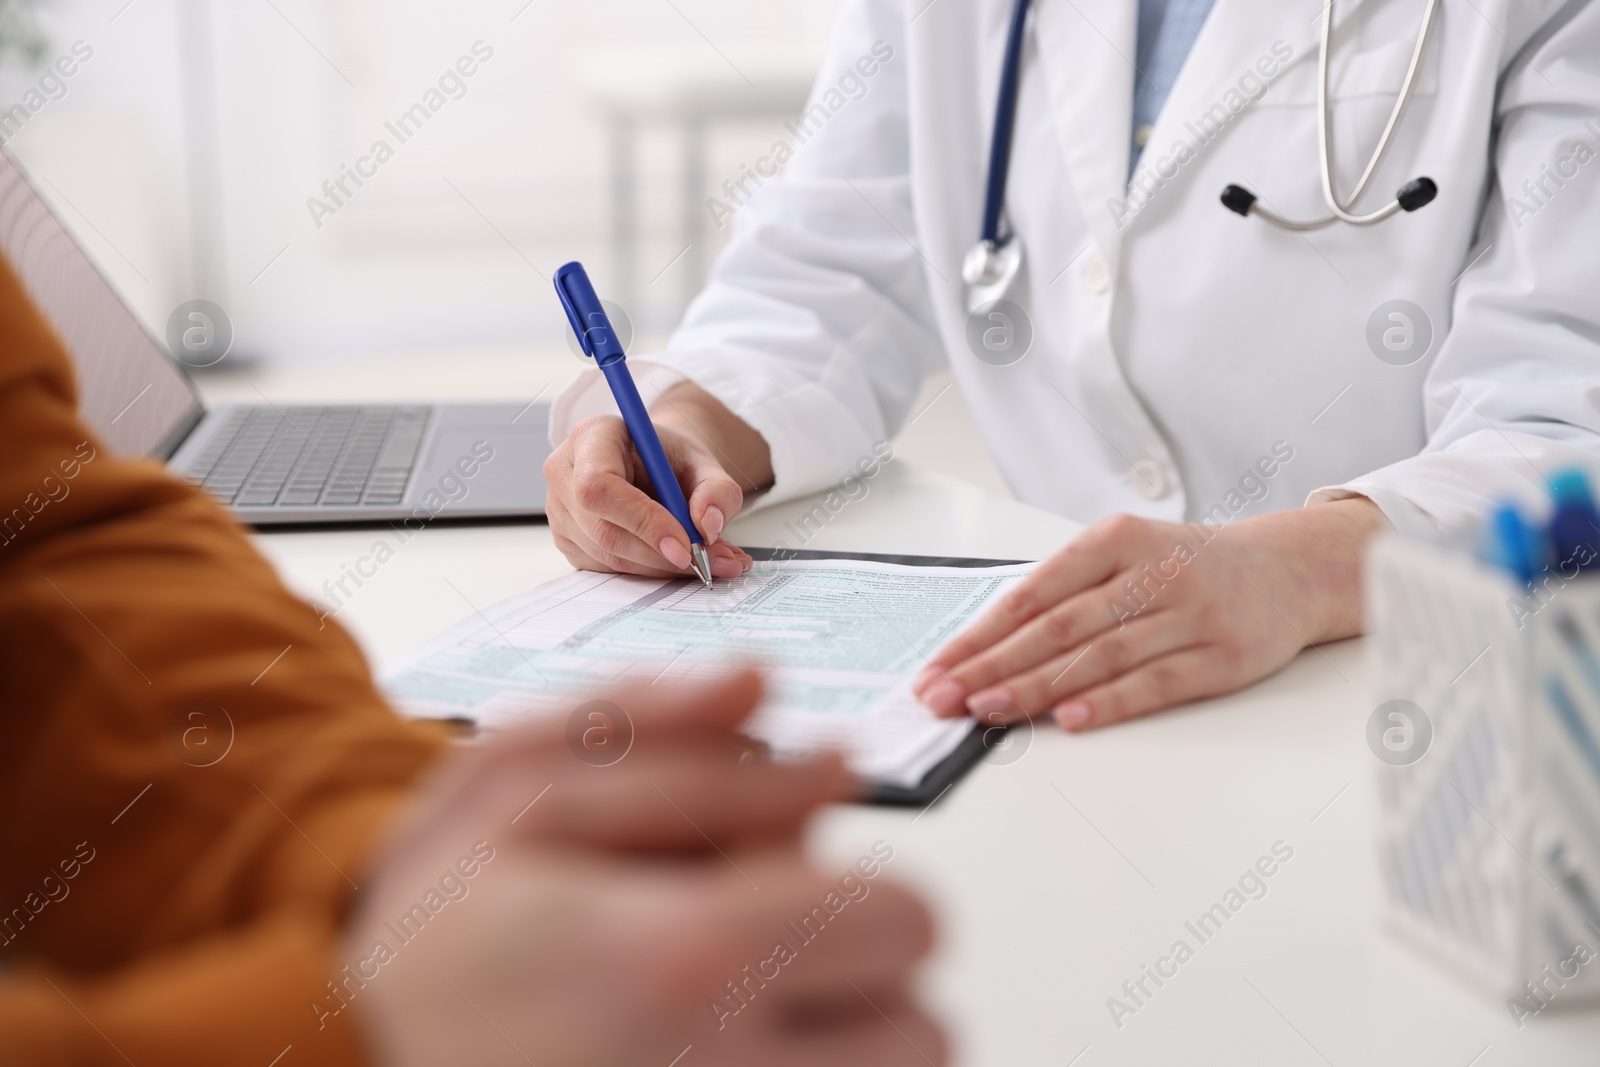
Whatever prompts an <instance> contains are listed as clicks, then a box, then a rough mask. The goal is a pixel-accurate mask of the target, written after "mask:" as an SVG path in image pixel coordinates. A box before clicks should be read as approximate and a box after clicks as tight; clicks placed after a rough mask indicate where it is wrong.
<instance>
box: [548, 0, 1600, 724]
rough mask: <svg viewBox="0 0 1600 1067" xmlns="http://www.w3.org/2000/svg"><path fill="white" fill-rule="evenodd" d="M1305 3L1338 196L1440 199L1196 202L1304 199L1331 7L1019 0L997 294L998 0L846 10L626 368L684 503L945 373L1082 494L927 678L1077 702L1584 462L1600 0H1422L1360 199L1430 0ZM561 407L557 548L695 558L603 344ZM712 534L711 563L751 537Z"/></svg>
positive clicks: (1018, 452)
mask: <svg viewBox="0 0 1600 1067" xmlns="http://www.w3.org/2000/svg"><path fill="white" fill-rule="evenodd" d="M1332 4H1333V6H1332V10H1331V37H1330V48H1329V73H1328V86H1327V99H1328V113H1329V118H1330V121H1329V126H1328V132H1329V135H1330V143H1331V152H1330V156H1329V159H1330V166H1329V169H1330V170H1331V178H1332V181H1331V187H1332V188H1331V195H1332V196H1333V197H1334V198H1335V199H1336V200H1338V201H1339V203H1340V204H1341V210H1342V211H1344V213H1345V214H1348V215H1363V214H1367V213H1371V212H1374V211H1378V210H1379V209H1381V208H1383V207H1384V205H1386V204H1387V203H1389V202H1390V201H1392V200H1394V199H1395V198H1396V191H1397V190H1400V189H1401V188H1402V187H1405V186H1407V184H1408V183H1410V182H1413V181H1414V179H1417V178H1419V177H1428V178H1431V179H1432V181H1433V182H1435V183H1436V186H1437V197H1436V198H1435V199H1433V200H1432V202H1431V203H1427V204H1426V205H1424V206H1420V207H1416V208H1415V210H1409V211H1405V210H1402V211H1396V212H1395V213H1394V214H1393V215H1392V217H1388V218H1386V219H1384V220H1383V221H1379V222H1377V223H1376V224H1370V225H1356V224H1351V223H1349V222H1345V221H1335V222H1333V223H1332V224H1330V225H1326V226H1323V227H1320V228H1315V229H1310V230H1301V231H1296V230H1289V229H1283V228H1280V227H1279V226H1276V225H1273V224H1271V223H1270V222H1269V221H1268V220H1267V219H1265V218H1263V217H1261V215H1260V214H1259V213H1258V212H1251V213H1250V214H1249V215H1248V216H1247V217H1241V216H1240V215H1239V214H1237V213H1235V211H1232V210H1229V209H1228V208H1227V207H1225V206H1224V205H1223V204H1221V203H1219V194H1220V193H1221V192H1222V191H1223V189H1224V188H1225V187H1226V186H1229V185H1230V184H1237V185H1240V186H1242V187H1244V189H1247V190H1249V191H1250V193H1253V194H1254V195H1255V197H1256V198H1257V199H1256V200H1255V206H1256V207H1257V208H1265V209H1267V210H1268V211H1270V212H1272V213H1274V214H1275V215H1276V216H1278V217H1287V218H1288V219H1292V220H1316V219H1318V218H1319V217H1324V216H1327V215H1329V214H1330V208H1329V206H1328V195H1327V194H1325V192H1324V189H1323V179H1322V173H1323V169H1322V166H1321V165H1320V163H1319V135H1318V112H1319V108H1318V83H1319V78H1318V55H1319V43H1320V40H1321V34H1322V33H1323V32H1324V22H1323V17H1322V16H1323V12H1324V5H1323V0H1215V2H1214V3H1208V2H1206V0H1199V2H1198V3H1197V2H1195V0H1164V2H1163V0H1096V2H1094V3H1086V2H1082V0H1079V2H1076V3H1074V2H1071V0H1037V2H1036V3H1035V4H1034V5H1033V7H1032V10H1031V13H1030V14H1029V15H1028V18H1027V20H1026V21H1025V23H1024V24H1023V31H1024V32H1023V34H1022V36H1021V38H1020V40H1021V48H1020V62H1019V63H1018V64H1017V70H1018V77H1017V85H1018V88H1017V93H1016V109H1015V124H1014V136H1013V143H1012V145H1011V149H1010V151H1009V153H1008V154H1007V158H1008V159H1009V174H1008V178H1007V180H1006V182H1005V185H1004V211H1003V218H1002V221H1003V223H1004V228H1005V231H1006V232H1007V233H1012V234H1015V241H1016V246H1017V248H1019V249H1020V251H1021V253H1022V255H1021V265H1020V269H1019V270H1018V272H1017V274H1016V276H1015V277H1014V279H1013V280H1012V281H1011V282H1010V284H1009V285H1008V286H1004V291H1003V292H1000V293H998V294H997V293H996V292H993V291H988V292H986V291H979V292H977V293H973V292H972V290H971V287H970V286H968V285H966V284H964V282H963V274H962V265H963V259H964V258H965V257H966V256H967V255H968V254H969V250H970V249H971V248H972V246H973V245H974V243H975V242H976V241H977V239H978V237H979V234H980V223H981V222H982V221H983V219H984V216H985V181H986V176H987V173H988V170H989V168H990V166H991V155H992V154H993V153H991V151H990V147H991V140H992V138H993V134H994V130H995V128H996V125H997V119H996V100H997V97H998V94H999V85H1000V82H1001V75H1002V70H1001V68H1002V66H1003V60H1004V58H1005V56H1006V53H1007V40H1008V28H1009V26H1010V22H1011V18H1012V13H1013V10H1014V6H1013V2H1012V0H845V3H844V7H843V11H842V14H841V16H840V21H839V24H838V28H837V31H836V34H835V39H834V41H833V44H832V47H831V50H830V55H829V58H828V60H827V62H826V65H825V67H824V69H823V71H822V73H821V75H820V77H819V79H818V82H817V86H816V89H815V91H814V93H813V97H812V102H811V107H810V108H809V110H808V111H807V113H806V114H805V115H804V116H802V117H801V118H800V119H799V120H798V121H797V122H796V123H795V124H793V125H792V126H791V127H790V134H791V136H789V137H788V138H786V139H785V140H784V141H782V142H780V143H779V144H776V145H774V146H773V151H772V153H770V154H769V155H768V156H766V157H763V158H762V159H760V160H757V161H756V162H755V164H754V166H753V167H751V168H749V169H747V170H744V171H741V174H740V176H739V178H738V179H736V181H735V182H733V183H730V186H729V187H727V189H725V195H723V196H721V197H719V198H718V200H717V202H716V203H714V204H712V205H711V210H713V211H714V212H715V213H717V214H719V215H723V214H727V215H731V216H732V224H733V225H734V227H735V229H734V236H733V237H732V239H731V241H730V243H729V245H728V247H727V249H726V251H725V252H724V253H723V254H722V256H721V257H720V259H719V260H718V262H717V264H716V266H715V269H714V271H713V273H712V276H711V278H710V281H709V283H708V284H707V286H706V288H705V290H704V292H703V293H702V294H701V295H700V297H699V298H698V299H697V300H696V301H695V302H694V303H693V305H692V306H691V307H690V309H689V311H688V313H687V315H686V317H685V319H684V321H683V323H682V325H681V326H680V328H679V329H678V330H677V331H676V333H675V334H674V335H673V336H672V338H671V341H670V343H669V344H668V346H667V349H666V351H665V352H663V353H661V354H659V355H655V356H652V357H649V358H647V359H641V360H637V361H635V363H634V366H635V373H636V375H637V376H638V378H639V385H640V388H641V390H642V391H643V392H644V395H645V396H646V397H647V398H648V397H651V396H657V397H658V399H657V400H656V402H655V403H653V404H652V412H653V414H654V415H655V416H656V418H657V421H658V425H659V426H660V427H661V431H662V437H663V439H664V440H665V442H666V443H667V446H668V449H669V451H670V452H671V453H672V456H673V459H674V462H675V464H676V465H677V467H678V470H679V473H680V478H681V480H682V481H683V483H684V485H685V488H686V490H687V491H688V493H689V495H690V506H691V511H692V513H693V515H694V517H695V519H696V522H697V524H698V525H699V526H700V528H701V529H702V531H703V532H704V533H705V534H707V535H708V537H715V536H716V535H717V534H720V532H721V530H722V528H723V526H724V525H725V523H726V522H727V520H729V519H731V518H732V517H733V516H734V514H735V513H736V512H738V510H739V508H740V506H741V502H742V500H743V498H744V494H746V493H749V492H751V491H753V490H757V489H762V488H767V487H770V488H769V489H768V492H769V494H770V497H769V498H770V499H782V498H786V497H792V496H795V495H798V494H803V493H810V492H813V491H816V490H818V489H822V488H824V487H827V486H831V485H834V484H837V483H838V482H839V481H840V480H841V479H842V478H843V477H844V476H846V475H847V474H849V473H851V472H852V471H854V470H855V469H856V468H857V464H858V463H859V462H860V461H861V460H862V459H863V457H866V458H867V459H869V460H870V459H871V458H872V456H873V449H874V445H875V444H877V443H879V442H882V441H884V440H885V439H887V438H889V437H890V436H892V435H893V434H894V433H895V431H896V430H897V428H898V427H900V426H901V424H902V423H903V422H904V421H905V420H906V418H907V417H908V416H909V415H910V412H909V410H908V409H909V408H910V406H911V404H912V402H913V400H914V398H915V397H916V396H917V394H918V390H919V387H920V385H921V383H922V381H923V378H924V376H925V375H926V374H928V373H929V372H930V371H932V370H934V369H935V368H936V367H938V366H940V365H947V366H948V367H949V368H950V370H951V371H952V373H953V374H954V377H955V380H956V382H957V383H958V384H959V386H960V389H961V391H962V394H963V395H964V396H965V398H966V401H967V403H968V405H969V406H970V408H971V410H972V412H973V414H974V416H975V418H976V420H977V423H978V425H979V427H980V429H981V431H982V433H983V435H984V438H985V440H986V442H987V444H988V446H989V449H990V451H991V453H992V454H993V456H994V458H995V461H996V462H997V464H998V465H999V467H1000V469H1001V471H1002V472H1003V473H1004V474H1005V476H1006V478H1007V480H1008V481H1009V483H1010V484H1011V486H1012V488H1013V490H1014V491H1015V492H1016V494H1017V496H1018V497H1019V498H1021V499H1023V500H1025V501H1027V502H1029V503H1032V504H1035V505H1038V506H1040V507H1043V508H1048V509H1050V510H1052V511H1056V512H1059V513H1061V514H1063V515H1067V516H1071V517H1073V518H1076V519H1080V520H1083V521H1085V522H1092V523H1093V525H1092V526H1091V527H1090V528H1089V530H1088V531H1087V532H1086V533H1085V534H1083V535H1082V536H1081V537H1079V538H1078V539H1076V540H1074V541H1073V542H1072V543H1071V544H1070V545H1068V546H1066V547H1065V548H1063V549H1062V550H1061V551H1060V552H1059V553H1057V554H1056V555H1055V556H1054V557H1052V558H1051V559H1049V560H1048V561H1046V562H1045V563H1044V564H1043V565H1041V566H1040V568H1039V569H1038V571H1037V572H1036V573H1035V574H1034V575H1033V576H1032V577H1031V578H1030V580H1029V581H1028V582H1027V583H1025V584H1024V585H1023V586H1022V587H1021V588H1019V589H1018V590H1017V591H1016V592H1015V593H1014V594H1013V595H1011V596H1010V597H1008V598H1007V599H1006V600H1005V601H1004V602H1003V603H1001V604H999V605H997V606H996V607H995V608H994V609H993V610H992V611H991V612H990V613H989V614H988V615H987V616H986V617H984V618H983V619H981V620H980V621H979V622H978V623H976V624H975V625H974V627H973V628H972V629H971V630H970V631H969V632H967V633H966V634H964V635H962V636H960V637H958V638H957V639H956V640H954V641H953V642H952V643H951V644H950V645H949V646H947V647H946V648H944V649H943V650H941V651H940V652H938V653H937V654H936V655H935V656H934V657H933V659H932V661H931V662H930V663H929V665H928V666H927V668H926V669H924V670H923V672H922V674H921V675H920V676H919V678H918V680H917V690H918V693H919V695H921V697H922V698H923V699H924V700H925V701H926V702H927V703H928V704H929V705H930V706H932V707H933V708H934V709H935V710H936V711H938V712H940V713H941V714H946V715H957V714H963V713H975V714H979V715H982V716H984V717H986V718H989V719H999V718H1016V717H1019V716H1023V715H1039V714H1044V713H1054V715H1055V717H1056V718H1057V720H1058V721H1059V722H1061V724H1062V725H1063V726H1065V727H1067V728H1069V729H1083V728H1087V727H1092V726H1098V725H1103V724H1106V723H1110V722H1115V721H1118V720H1121V719H1125V718H1128V717H1130V716H1134V715H1139V714H1143V713H1146V712H1149V711H1152V710H1155V709H1158V708H1161V707H1166V706H1170V705H1172V704H1176V703H1180V702H1183V701H1187V700H1192V699H1196V698H1200V697H1204V696H1209V695H1214V694H1218V693H1221V692H1226V691H1229V690H1231V689H1234V688H1237V687H1239V686H1241V685H1244V684H1247V683H1249V682H1251V681H1253V680H1255V679H1257V678H1260V677H1262V676H1264V675H1266V674H1268V673H1270V672H1272V671H1274V670H1276V669H1278V668H1279V667H1280V666H1282V665H1283V664H1284V663H1285V662H1287V661H1288V660H1289V659H1290V658H1291V657H1292V656H1293V655H1294V654H1295V653H1296V652H1297V651H1298V650H1300V649H1301V648H1303V647H1305V646H1306V645H1307V644H1312V643H1317V642H1321V641H1327V640H1333V639H1337V638H1341V637H1346V636H1350V635H1353V634H1355V633H1357V632H1359V630H1360V627H1361V592H1360V561H1361V555H1362V549H1363V545H1364V543H1365V542H1366V540H1367V539H1368V538H1369V537H1371V536H1372V535H1373V534H1374V533H1375V532H1376V531H1378V530H1380V529H1381V528H1383V527H1384V526H1385V525H1386V524H1387V525H1393V526H1395V527H1399V528H1402V529H1408V530H1427V529H1430V528H1437V527H1444V528H1450V527H1457V526H1461V525H1463V524H1466V523H1469V522H1471V521H1472V520H1474V519H1475V518H1477V517H1480V516H1482V515H1483V514H1484V513H1485V512H1486V511H1487V510H1488V509H1489V508H1490V507H1491V506H1492V504H1493V503H1494V502H1496V501H1497V500H1499V499H1501V498H1503V497H1505V496H1508V495H1512V496H1517V495H1528V494H1533V493H1537V492H1539V491H1540V490H1541V488H1542V485H1543V474H1544V473H1546V472H1548V471H1550V470H1551V469H1552V468H1554V467H1557V466H1563V465H1570V464H1583V463H1586V462H1590V461H1593V460H1594V459H1595V458H1596V454H1597V452H1600V3H1591V2H1589V0H1439V2H1438V4H1437V8H1436V11H1435V12H1434V16H1433V19H1432V24H1431V26H1430V27H1429V32H1428V34H1427V37H1426V39H1425V41H1424V47H1423V51H1422V54H1421V60H1420V62H1419V63H1418V64H1417V65H1416V68H1415V76H1414V78H1412V84H1411V85H1410V90H1411V91H1410V92H1409V93H1408V94H1406V95H1407V96H1408V97H1409V99H1408V101H1407V104H1406V106H1405V107H1404V109H1403V111H1402V113H1401V114H1400V115H1399V117H1398V120H1397V122H1396V124H1395V126H1394V129H1393V133H1392V137H1391V138H1390V140H1391V142H1392V143H1391V144H1390V145H1389V146H1388V148H1387V151H1386V152H1385V153H1384V154H1383V155H1382V157H1381V159H1380V160H1379V163H1378V166H1377V167H1376V169H1375V171H1374V173H1373V175H1372V177H1371V180H1370V182H1368V184H1367V185H1366V187H1365V188H1364V189H1363V191H1362V193H1361V195H1360V196H1359V197H1356V198H1354V200H1353V201H1352V200H1350V199H1349V198H1350V197H1351V195H1352V191H1353V190H1354V189H1355V188H1356V187H1357V185H1358V182H1359V179H1360V177H1361V174H1362V171H1363V170H1364V169H1366V167H1367V164H1368V161H1369V159H1370V158H1371V157H1372V154H1373V152H1374V149H1375V148H1376V147H1377V146H1378V144H1379V143H1380V139H1381V135H1382V133H1383V130H1384V128H1385V125H1386V123H1387V122H1388V120H1389V118H1390V116H1391V114H1392V112H1393V110H1394V106H1395V104H1396V101H1397V100H1398V99H1399V98H1400V97H1401V95H1402V94H1401V90H1402V87H1403V85H1404V84H1405V82H1406V81H1407V74H1408V71H1409V70H1410V69H1411V67H1412V63H1411V59H1412V54H1413V51H1414V46H1415V44H1416V41H1417V38H1418V31H1419V28H1420V27H1421V26H1422V24H1423V20H1424V11H1425V9H1426V8H1427V7H1428V2H1427V0H1332ZM1135 161H1136V162H1135ZM780 164H781V165H782V166H783V173H782V174H781V177H776V178H773V177H768V175H771V174H773V173H775V172H776V171H777V170H778V168H779V165H780ZM728 192H731V193H733V194H734V195H731V196H730V195H726V193H728ZM1240 195H1241V194H1238V193H1236V194H1234V200H1235V206H1236V207H1237V206H1240V201H1239V199H1238V198H1239V197H1240ZM1243 197H1244V200H1245V201H1248V200H1249V196H1248V194H1243ZM1001 236H1003V234H1002V235H1001ZM983 297H994V298H997V299H1000V300H1002V301H1003V302H1001V303H995V302H993V300H982V299H978V298H983ZM997 316H998V317H997ZM552 439H553V441H554V442H557V443H558V444H559V447H558V449H557V450H556V452H555V453H554V455H553V456H552V457H551V459H550V461H549V462H548V464H547V465H546V473H547V475H548V476H549V481H550V486H551V491H550V498H549V512H550V521H551V525H552V528H553V530H554V531H555V534H556V538H557V542H558V544H559V545H560V546H561V548H562V550H563V551H564V552H565V553H566V555H567V556H568V558H569V559H570V560H571V561H572V562H573V563H574V564H575V565H576V566H579V567H587V568H598V569H615V570H624V571H633V572H641V573H650V574H666V573H685V572H686V569H687V564H688V561H689V560H688V553H687V543H686V541H685V539H684V536H683V532H682V530H681V529H680V528H679V527H678V526H677V524H676V523H674V522H673V520H672V519H671V517H670V516H669V515H668V514H667V512H666V511H665V510H664V509H662V508H661V507H660V506H659V505H657V504H655V503H654V502H653V501H652V500H651V499H650V498H649V497H648V496H646V495H645V493H644V491H643V489H642V487H643V486H645V485H647V484H648V483H647V482H646V480H645V479H644V477H643V475H642V473H641V471H640V469H639V465H638V463H637V460H636V458H635V456H634V455H633V452H632V447H631V445H630V444H629V441H628V438H627V435H626V433H625V431H624V430H623V427H622V424H621V422H620V421H619V420H618V419H617V418H616V415H615V408H614V407H613V406H612V405H611V402H610V398H609V395H608V394H607V391H606V389H605V386H604V384H603V383H602V382H601V381H600V376H599V375H598V373H597V372H590V373H589V374H587V375H586V376H585V377H583V378H581V379H580V380H578V381H577V382H575V383H574V384H573V385H572V386H571V387H570V388H569V389H568V390H567V391H566V392H565V393H564V394H563V395H562V396H561V397H560V398H559V400H558V401H557V403H556V405H555V409H554V412H553V418H552ZM713 547H714V552H713V560H714V572H715V573H718V574H721V575H732V574H737V573H739V572H740V571H741V570H742V569H743V568H745V567H747V566H748V565H749V560H748V559H747V558H746V557H745V556H744V554H743V553H742V552H740V551H739V550H738V549H737V548H735V547H733V546H732V545H730V544H728V543H726V542H721V543H718V544H716V545H714V546H713Z"/></svg>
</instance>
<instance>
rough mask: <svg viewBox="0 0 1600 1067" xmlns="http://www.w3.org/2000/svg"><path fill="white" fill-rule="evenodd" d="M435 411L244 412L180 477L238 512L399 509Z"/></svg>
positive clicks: (308, 409) (336, 409)
mask: <svg viewBox="0 0 1600 1067" xmlns="http://www.w3.org/2000/svg"><path fill="white" fill-rule="evenodd" d="M431 410H432V409H430V408H427V407H344V406H339V407H331V406H330V407H290V408H261V407H251V408H241V409H239V410H237V411H234V412H232V413H231V414H230V415H229V416H228V418H227V421H226V422H225V423H224V424H223V425H222V426H221V427H220V428H219V430H218V432H217V434H216V436H215V437H213V438H212V439H211V441H210V443H209V444H207V445H206V448H205V451H203V452H202V453H201V454H200V455H199V456H197V457H196V458H195V461H194V463H193V464H191V465H190V467H189V469H188V470H186V471H184V472H183V476H184V477H185V478H188V479H189V480H190V481H191V482H194V483H195V484H197V485H203V486H205V488H206V489H207V490H208V491H209V492H211V493H212V494H213V495H215V496H216V497H218V498H219V499H221V500H222V501H224V502H225V503H229V504H233V505H235V506H238V507H310V506H314V505H329V506H332V505H345V506H354V505H357V504H391V505H392V504H398V503H400V499H401V497H403V496H404V495H405V491H406V482H407V481H409V480H410V478H411V468H412V467H413V466H414V465H415V463H416V461H417V453H418V451H419V450H420V449H421V447H422V435H423V432H424V431H426V430H427V428H428V416H429V415H430V414H431Z"/></svg>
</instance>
